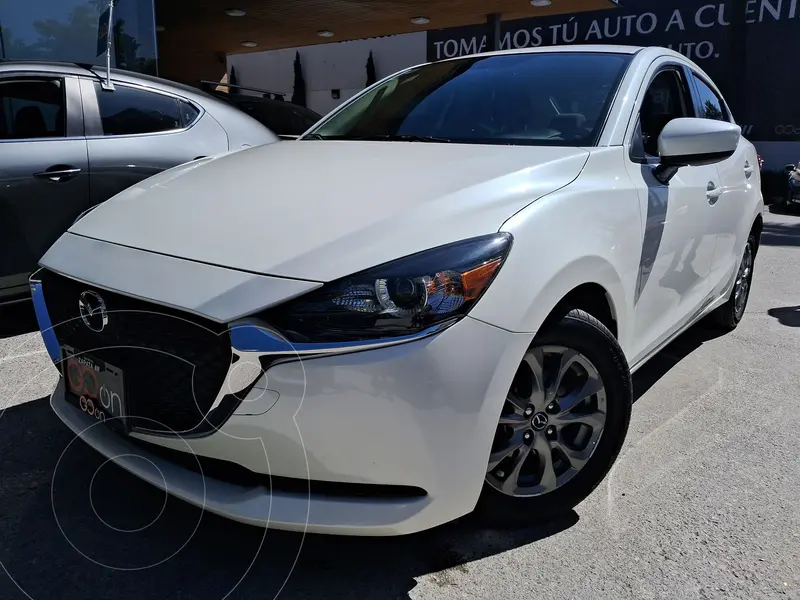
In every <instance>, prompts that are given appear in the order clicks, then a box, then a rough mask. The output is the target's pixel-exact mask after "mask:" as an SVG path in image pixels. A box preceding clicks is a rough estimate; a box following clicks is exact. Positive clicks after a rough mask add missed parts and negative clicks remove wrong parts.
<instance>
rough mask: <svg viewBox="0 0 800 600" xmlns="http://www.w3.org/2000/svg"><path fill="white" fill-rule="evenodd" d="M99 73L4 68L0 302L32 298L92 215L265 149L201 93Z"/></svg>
mask: <svg viewBox="0 0 800 600" xmlns="http://www.w3.org/2000/svg"><path fill="white" fill-rule="evenodd" d="M105 75H106V73H105V71H104V70H101V69H100V68H99V67H91V66H81V65H77V64H73V63H48V62H36V61H0V304H2V303H4V302H11V301H16V300H20V299H25V298H26V297H27V298H30V290H29V288H28V277H29V275H30V273H31V271H33V270H34V269H35V268H36V264H37V262H38V261H39V259H40V258H41V256H42V255H43V254H44V252H45V250H47V248H48V247H49V246H50V245H51V244H52V243H53V242H55V241H56V239H57V238H58V237H59V236H60V235H61V234H62V233H64V232H65V231H66V230H67V228H68V227H69V226H70V225H71V224H72V223H73V222H74V221H75V219H76V218H77V217H78V215H80V214H81V213H83V212H84V211H86V210H87V209H89V208H91V207H93V206H96V205H97V204H99V203H100V202H103V201H104V200H106V199H108V198H110V197H112V196H114V195H115V194H117V193H119V192H121V191H122V190H124V189H125V188H127V187H129V186H131V185H133V184H135V183H137V182H139V181H141V180H143V179H146V178H147V177H150V176H151V175H154V174H156V173H158V172H160V171H163V170H165V169H169V168H171V167H174V166H176V165H179V164H182V163H185V162H188V161H191V160H194V159H196V158H201V157H205V156H213V155H216V154H220V153H224V152H228V151H230V150H238V149H240V148H248V147H252V146H259V145H261V144H268V143H271V142H274V141H277V138H276V136H275V135H274V134H273V133H272V132H270V131H269V130H268V129H267V128H265V127H264V126H263V125H261V124H260V123H259V122H258V121H256V120H255V119H253V118H252V117H249V116H247V115H246V114H244V113H242V112H241V111H239V110H236V109H234V108H233V107H231V106H230V105H229V104H227V103H225V102H222V101H220V100H218V99H216V98H214V97H213V96H211V95H209V94H205V93H203V92H201V91H200V90H197V89H195V88H192V87H189V86H184V85H180V84H176V83H172V82H169V81H166V80H163V79H158V78H155V77H150V76H146V75H140V74H136V73H129V72H125V71H117V70H112V72H111V81H112V84H113V88H114V89H113V91H106V90H104V89H103V87H102V81H104V77H105Z"/></svg>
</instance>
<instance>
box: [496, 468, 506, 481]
mask: <svg viewBox="0 0 800 600" xmlns="http://www.w3.org/2000/svg"><path fill="white" fill-rule="evenodd" d="M495 475H497V476H498V477H499V478H500V479H502V478H503V477H505V476H506V472H505V471H502V470H499V469H498V470H497V471H495Z"/></svg>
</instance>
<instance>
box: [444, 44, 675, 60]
mask: <svg viewBox="0 0 800 600" xmlns="http://www.w3.org/2000/svg"><path fill="white" fill-rule="evenodd" d="M567 52H570V53H571V52H583V53H586V52H595V53H598V54H631V55H633V54H640V53H641V54H654V55H658V56H673V57H680V58H683V59H686V57H685V56H684V55H683V54H680V53H678V52H675V51H674V50H670V49H669V48H663V47H661V46H624V45H614V44H575V45H570V46H540V47H538V48H517V49H514V50H497V51H494V52H480V53H475V54H469V55H466V56H456V57H453V58H448V59H445V60H461V59H464V58H478V57H482V58H485V57H487V56H506V55H513V54H554V53H567Z"/></svg>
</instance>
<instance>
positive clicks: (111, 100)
mask: <svg viewBox="0 0 800 600" xmlns="http://www.w3.org/2000/svg"><path fill="white" fill-rule="evenodd" d="M95 90H96V91H97V103H98V105H99V107H100V120H101V121H102V124H103V133H104V134H105V135H137V134H143V133H156V132H159V131H171V130H174V129H181V128H182V127H183V124H182V123H183V114H182V110H181V108H182V107H180V106H179V105H178V100H177V99H176V98H173V97H171V96H165V95H164V94H159V93H156V92H148V91H146V90H140V89H137V88H132V87H126V86H122V85H117V86H116V89H115V90H114V91H113V92H106V91H103V89H102V88H101V87H100V84H99V83H95Z"/></svg>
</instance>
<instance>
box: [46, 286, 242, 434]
mask: <svg viewBox="0 0 800 600" xmlns="http://www.w3.org/2000/svg"><path fill="white" fill-rule="evenodd" d="M40 275H41V282H42V291H43V293H44V298H45V302H46V304H47V310H48V312H49V314H50V320H51V322H52V323H53V330H54V332H55V335H56V338H57V339H58V342H59V343H60V344H61V345H66V346H71V347H72V348H74V349H75V350H76V351H77V352H80V353H85V354H87V355H89V356H92V357H94V358H96V359H98V360H101V361H105V362H107V363H109V364H111V365H113V366H114V367H117V368H118V369H121V370H122V372H123V377H124V381H125V397H126V404H127V412H128V415H129V423H130V425H131V426H132V427H133V428H136V429H145V430H151V431H157V432H162V433H171V432H178V433H183V434H185V433H197V432H199V430H203V429H205V428H207V426H208V425H209V424H208V423H207V422H206V421H204V417H205V415H206V414H207V413H208V411H209V410H210V409H211V407H212V405H213V403H214V400H215V399H216V397H217V394H218V393H219V391H220V389H221V388H222V385H223V383H224V382H225V377H226V376H227V373H228V369H229V367H230V365H231V358H232V352H231V343H230V335H229V333H228V331H227V327H226V326H224V325H220V324H218V323H214V322H213V321H209V320H207V319H203V318H200V317H197V316H194V315H191V314H187V313H184V312H181V311H179V310H175V309H171V308H167V307H163V306H160V305H157V304H153V303H149V302H145V301H143V300H138V299H135V298H130V297H128V296H123V295H121V294H116V293H113V292H108V291H106V290H102V289H98V288H95V287H93V286H91V285H87V284H84V283H81V282H79V281H75V280H73V279H69V278H67V277H63V276H61V275H58V274H56V273H53V272H52V271H47V270H43V271H41V272H40ZM85 291H94V292H96V293H97V294H98V295H100V296H101V297H102V298H103V300H104V301H105V305H106V308H107V310H108V324H107V325H106V327H105V328H104V329H103V331H102V332H100V333H96V332H94V331H92V330H91V329H89V328H88V327H86V325H85V324H84V323H83V322H82V320H81V317H80V311H79V308H78V300H79V297H80V295H81V294H82V293H83V292H85Z"/></svg>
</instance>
